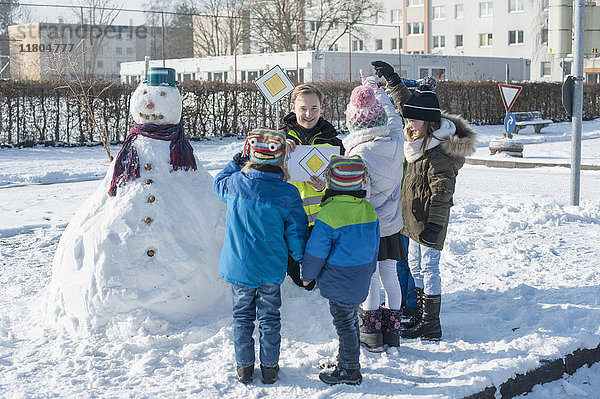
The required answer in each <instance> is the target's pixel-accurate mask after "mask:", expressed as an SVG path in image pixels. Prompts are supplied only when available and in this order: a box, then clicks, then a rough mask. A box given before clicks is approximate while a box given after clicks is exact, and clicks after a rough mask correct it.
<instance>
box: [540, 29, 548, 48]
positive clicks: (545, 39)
mask: <svg viewBox="0 0 600 399" xmlns="http://www.w3.org/2000/svg"><path fill="white" fill-rule="evenodd" d="M540 39H541V40H542V44H548V28H544V29H542V33H541V34H540Z"/></svg>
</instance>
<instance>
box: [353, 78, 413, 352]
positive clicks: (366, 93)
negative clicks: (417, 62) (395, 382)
mask: <svg viewBox="0 0 600 399" xmlns="http://www.w3.org/2000/svg"><path fill="white" fill-rule="evenodd" d="M346 126H347V127H348V130H349V131H350V134H349V135H348V136H347V137H346V138H345V139H344V140H343V144H344V148H346V155H360V156H361V158H362V159H363V161H364V162H365V165H366V166H367V170H368V171H369V181H368V184H367V197H366V199H367V200H369V202H371V204H373V206H374V207H375V210H376V212H377V217H378V218H379V223H380V232H381V240H380V245H379V255H378V258H377V260H378V262H377V270H376V271H375V273H374V274H373V277H372V278H371V284H370V289H369V295H368V296H367V299H366V300H365V302H364V303H363V305H362V308H361V310H360V312H359V317H360V321H361V326H360V335H361V343H362V344H363V346H365V347H366V348H367V349H368V350H371V351H377V352H378V351H381V350H383V345H384V344H385V345H388V346H398V345H399V335H398V334H399V330H400V321H401V318H402V311H401V306H402V293H401V290H400V283H399V281H398V274H397V271H396V262H397V261H398V260H405V259H406V253H405V252H406V251H405V250H404V246H403V244H402V238H401V235H400V230H401V229H402V207H401V204H400V191H401V184H402V173H403V165H402V161H403V157H404V151H403V143H404V138H403V131H402V119H401V116H400V115H399V114H398V113H396V111H395V109H394V106H393V105H392V103H391V101H390V99H389V97H388V95H387V94H386V93H385V91H384V90H382V89H380V88H379V87H378V85H377V78H375V77H374V76H369V77H363V84H362V85H361V86H358V87H356V88H355V89H354V90H353V91H352V95H351V97H350V104H348V106H347V108H346ZM380 282H381V284H383V288H384V290H385V294H386V299H385V306H383V307H382V306H380V303H381V301H380V298H379V284H380Z"/></svg>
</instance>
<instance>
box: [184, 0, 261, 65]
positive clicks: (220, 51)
mask: <svg viewBox="0 0 600 399" xmlns="http://www.w3.org/2000/svg"><path fill="white" fill-rule="evenodd" d="M198 10H199V11H200V12H202V13H203V15H197V16H195V17H194V55H195V56H219V55H233V54H235V53H236V50H237V52H238V53H247V52H249V49H250V42H249V39H250V38H249V33H250V20H249V18H248V10H247V5H246V1H245V0H201V1H200V2H199V4H198Z"/></svg>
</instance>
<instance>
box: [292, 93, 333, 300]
mask: <svg viewBox="0 0 600 399" xmlns="http://www.w3.org/2000/svg"><path fill="white" fill-rule="evenodd" d="M291 100H292V112H290V113H289V114H288V115H286V116H285V117H284V118H283V122H284V126H283V130H284V131H285V133H286V139H287V140H286V141H287V147H288V151H289V152H293V151H294V150H295V149H296V145H332V146H338V147H340V155H343V154H344V148H343V146H342V140H340V139H339V138H338V137H337V131H336V130H335V128H334V127H333V125H332V124H331V123H329V122H328V121H326V120H325V119H323V117H322V116H321V111H322V109H323V108H322V106H323V94H322V93H321V91H320V90H319V89H318V88H317V87H315V86H314V85H312V84H308V83H307V84H301V85H298V86H296V88H294V91H293V92H292V99H291ZM292 184H293V185H295V186H296V187H297V188H298V191H300V196H301V197H302V202H303V206H304V211H305V212H306V215H307V216H308V222H309V226H310V227H309V228H311V227H312V226H313V225H314V223H315V220H316V219H317V214H318V213H319V210H320V209H321V206H320V204H321V197H323V194H324V193H325V181H324V180H322V179H320V178H318V177H317V176H311V181H309V182H292ZM288 275H289V276H290V277H291V278H292V280H293V281H294V283H296V285H298V286H300V287H303V284H302V279H301V278H300V265H299V264H298V262H296V261H294V260H293V259H291V258H289V262H288ZM313 287H314V282H312V283H311V284H310V285H308V286H307V287H305V288H306V289H308V290H312V289H313Z"/></svg>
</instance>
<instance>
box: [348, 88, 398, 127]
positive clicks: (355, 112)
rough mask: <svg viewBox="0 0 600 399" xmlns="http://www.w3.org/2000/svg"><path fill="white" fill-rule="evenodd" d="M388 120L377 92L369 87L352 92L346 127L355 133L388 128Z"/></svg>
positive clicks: (355, 89)
mask: <svg viewBox="0 0 600 399" xmlns="http://www.w3.org/2000/svg"><path fill="white" fill-rule="evenodd" d="M387 122H388V118H387V115H386V113H385V110H384V109H383V106H382V105H381V103H380V102H379V101H378V100H377V99H376V98H375V92H374V91H373V89H372V88H370V87H368V86H358V87H356V88H354V90H352V95H351V96H350V104H348V106H347V107H346V127H348V130H349V131H350V132H351V133H353V132H356V131H357V130H361V129H370V128H374V127H378V126H387Z"/></svg>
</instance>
